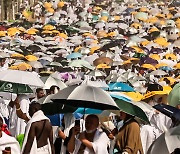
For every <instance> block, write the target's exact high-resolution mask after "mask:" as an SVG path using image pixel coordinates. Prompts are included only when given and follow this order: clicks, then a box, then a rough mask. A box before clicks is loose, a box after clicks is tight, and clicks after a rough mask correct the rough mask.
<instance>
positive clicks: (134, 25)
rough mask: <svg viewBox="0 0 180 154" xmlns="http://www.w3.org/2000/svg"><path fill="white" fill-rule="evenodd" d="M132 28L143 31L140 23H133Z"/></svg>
mask: <svg viewBox="0 0 180 154" xmlns="http://www.w3.org/2000/svg"><path fill="white" fill-rule="evenodd" d="M131 27H134V28H136V29H141V28H142V26H141V24H139V23H133V24H131Z"/></svg>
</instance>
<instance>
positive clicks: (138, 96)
mask: <svg viewBox="0 0 180 154" xmlns="http://www.w3.org/2000/svg"><path fill="white" fill-rule="evenodd" d="M124 94H125V95H127V96H129V97H130V98H132V100H133V101H136V102H138V101H140V100H141V99H142V98H143V95H141V94H140V93H139V92H124Z"/></svg>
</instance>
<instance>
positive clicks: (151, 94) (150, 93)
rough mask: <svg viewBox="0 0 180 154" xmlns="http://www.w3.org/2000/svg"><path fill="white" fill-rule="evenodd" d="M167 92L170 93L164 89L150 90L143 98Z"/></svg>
mask: <svg viewBox="0 0 180 154" xmlns="http://www.w3.org/2000/svg"><path fill="white" fill-rule="evenodd" d="M167 94H168V92H167V91H164V90H163V91H150V92H147V93H146V94H144V96H143V98H142V100H144V99H147V98H150V97H152V96H154V95H167Z"/></svg>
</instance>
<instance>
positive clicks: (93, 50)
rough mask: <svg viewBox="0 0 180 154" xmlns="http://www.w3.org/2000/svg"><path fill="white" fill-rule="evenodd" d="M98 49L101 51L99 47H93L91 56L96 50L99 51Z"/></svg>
mask: <svg viewBox="0 0 180 154" xmlns="http://www.w3.org/2000/svg"><path fill="white" fill-rule="evenodd" d="M98 49H100V47H99V46H94V47H92V48H91V49H90V52H89V54H93V53H94V52H95V51H96V50H98Z"/></svg>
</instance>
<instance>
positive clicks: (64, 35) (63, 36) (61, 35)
mask: <svg viewBox="0 0 180 154" xmlns="http://www.w3.org/2000/svg"><path fill="white" fill-rule="evenodd" d="M59 36H60V37H62V38H64V39H67V38H68V36H67V35H66V34H64V33H59Z"/></svg>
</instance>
